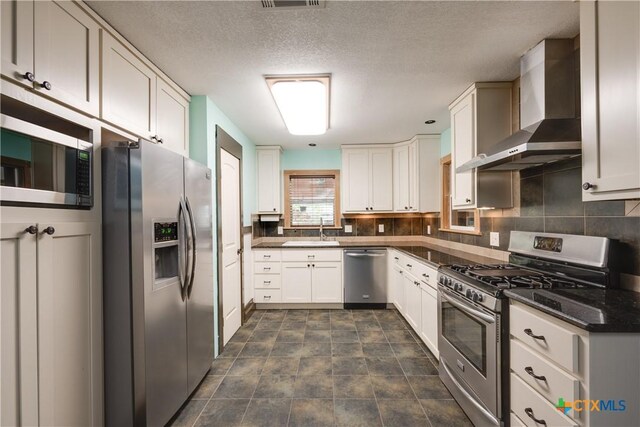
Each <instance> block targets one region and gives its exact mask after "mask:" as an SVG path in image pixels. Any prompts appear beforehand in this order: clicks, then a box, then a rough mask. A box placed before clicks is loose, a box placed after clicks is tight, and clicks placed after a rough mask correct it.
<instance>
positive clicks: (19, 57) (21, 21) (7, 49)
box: [0, 0, 35, 87]
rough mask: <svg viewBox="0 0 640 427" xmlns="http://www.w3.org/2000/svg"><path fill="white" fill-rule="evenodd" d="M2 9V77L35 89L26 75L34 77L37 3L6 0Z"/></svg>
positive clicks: (1, 4)
mask: <svg viewBox="0 0 640 427" xmlns="http://www.w3.org/2000/svg"><path fill="white" fill-rule="evenodd" d="M0 8H1V9H0V12H1V14H2V16H1V18H2V22H1V23H2V27H0V29H1V34H0V36H1V37H2V51H1V52H0V54H1V55H2V75H4V76H6V77H8V78H10V79H13V80H14V81H16V82H19V83H22V84H25V85H27V86H29V87H31V86H32V85H33V83H32V82H31V81H30V80H29V79H27V77H26V74H27V73H31V74H33V73H34V68H33V2H30V1H17V0H7V1H4V0H3V1H1V2H0ZM33 75H34V77H35V74H33Z"/></svg>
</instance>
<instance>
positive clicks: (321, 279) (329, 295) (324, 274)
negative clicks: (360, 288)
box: [311, 262, 342, 302]
mask: <svg viewBox="0 0 640 427" xmlns="http://www.w3.org/2000/svg"><path fill="white" fill-rule="evenodd" d="M311 301H313V302H342V263H340V262H316V263H314V264H312V266H311Z"/></svg>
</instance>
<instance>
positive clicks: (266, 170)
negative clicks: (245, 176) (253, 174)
mask: <svg viewBox="0 0 640 427" xmlns="http://www.w3.org/2000/svg"><path fill="white" fill-rule="evenodd" d="M257 152H258V176H257V178H258V182H257V188H258V212H260V213H280V205H281V203H280V150H279V149H273V150H258V151H257Z"/></svg>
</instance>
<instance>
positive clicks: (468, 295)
mask: <svg viewBox="0 0 640 427" xmlns="http://www.w3.org/2000/svg"><path fill="white" fill-rule="evenodd" d="M473 294H475V292H473V291H472V290H471V289H467V292H466V293H465V296H466V297H467V298H472V296H473Z"/></svg>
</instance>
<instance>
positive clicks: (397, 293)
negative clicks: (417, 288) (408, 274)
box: [391, 266, 405, 313]
mask: <svg viewBox="0 0 640 427" xmlns="http://www.w3.org/2000/svg"><path fill="white" fill-rule="evenodd" d="M391 286H392V289H393V290H392V296H393V300H392V302H393V304H394V305H395V306H396V308H397V309H398V311H399V312H400V313H404V311H405V310H404V272H403V271H402V269H401V268H399V267H397V266H394V267H393V278H392V283H391Z"/></svg>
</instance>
